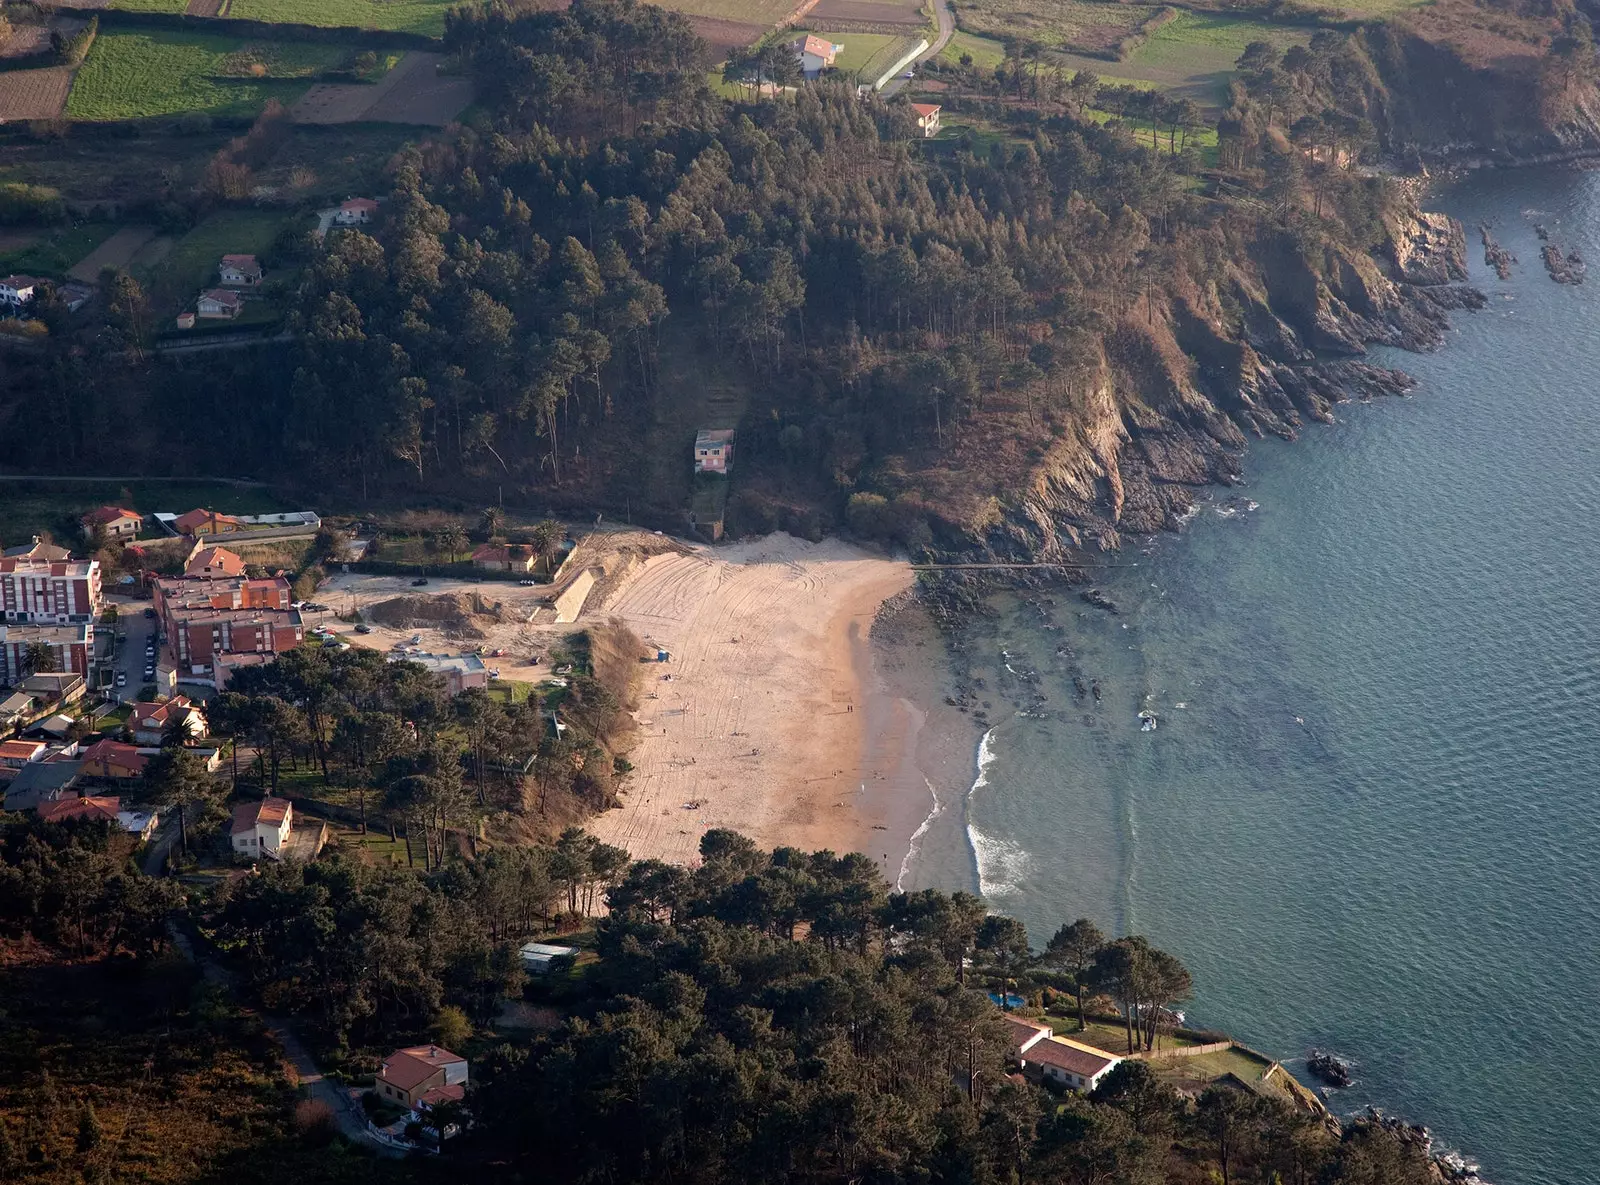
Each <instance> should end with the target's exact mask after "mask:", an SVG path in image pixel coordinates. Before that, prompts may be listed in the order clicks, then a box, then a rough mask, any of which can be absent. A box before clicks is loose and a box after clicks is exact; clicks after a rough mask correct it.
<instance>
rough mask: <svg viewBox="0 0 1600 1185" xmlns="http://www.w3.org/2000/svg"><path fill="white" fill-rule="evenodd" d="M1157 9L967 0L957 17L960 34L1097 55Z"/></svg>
mask: <svg viewBox="0 0 1600 1185" xmlns="http://www.w3.org/2000/svg"><path fill="white" fill-rule="evenodd" d="M1159 11H1160V9H1159V7H1158V6H1156V5H1149V4H1108V3H1097V2H1095V0H971V3H967V4H963V5H962V6H961V16H960V19H961V28H962V29H963V30H965V31H967V32H969V33H976V34H978V35H980V36H987V37H990V38H993V39H994V40H996V41H1003V40H1009V39H1015V40H1018V41H1023V40H1032V41H1037V42H1039V43H1040V44H1041V45H1046V46H1053V47H1055V48H1058V49H1073V50H1078V51H1081V52H1088V53H1103V52H1107V51H1109V50H1110V49H1111V48H1112V47H1113V46H1115V45H1116V43H1117V42H1118V41H1119V40H1120V39H1121V38H1123V37H1125V36H1127V35H1128V34H1129V33H1131V32H1133V31H1134V30H1135V29H1136V28H1138V27H1139V25H1140V24H1142V23H1143V22H1144V21H1146V20H1148V19H1149V18H1150V17H1152V16H1154V15H1155V14H1156V13H1157V12H1159Z"/></svg>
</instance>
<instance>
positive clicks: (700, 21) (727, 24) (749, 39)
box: [689, 16, 772, 53]
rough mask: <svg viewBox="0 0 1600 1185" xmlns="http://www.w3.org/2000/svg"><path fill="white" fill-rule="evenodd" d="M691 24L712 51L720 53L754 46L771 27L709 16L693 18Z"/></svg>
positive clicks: (690, 20) (690, 19)
mask: <svg viewBox="0 0 1600 1185" xmlns="http://www.w3.org/2000/svg"><path fill="white" fill-rule="evenodd" d="M689 23H690V24H691V25H693V26H694V31H695V32H696V33H698V34H699V35H700V36H701V37H702V38H703V39H704V40H705V42H706V44H707V45H709V46H711V48H712V49H714V50H716V51H717V52H718V53H727V52H728V51H729V50H735V49H743V48H744V47H745V46H747V45H754V44H755V43H756V42H757V41H760V40H761V39H762V38H763V37H765V36H766V35H767V34H768V33H770V32H772V26H771V25H752V24H751V23H750V22H749V21H721V20H716V19H715V18H713V17H708V16H691V17H690V18H689Z"/></svg>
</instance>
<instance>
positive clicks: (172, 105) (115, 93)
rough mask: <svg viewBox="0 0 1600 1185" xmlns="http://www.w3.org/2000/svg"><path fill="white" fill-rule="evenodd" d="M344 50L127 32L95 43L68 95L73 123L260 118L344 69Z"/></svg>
mask: <svg viewBox="0 0 1600 1185" xmlns="http://www.w3.org/2000/svg"><path fill="white" fill-rule="evenodd" d="M349 52H350V51H349V50H348V49H347V48H345V47H342V46H334V45H314V44H308V43H305V42H273V41H266V42H246V41H242V40H238V39H235V38H230V37H217V36H209V35H204V34H193V33H179V32H172V33H168V32H155V31H150V32H146V31H137V32H135V31H131V30H129V31H124V30H115V31H109V32H105V33H101V34H100V36H99V37H97V38H95V43H94V47H93V48H92V49H90V51H89V56H88V58H87V59H86V60H85V61H84V63H83V68H82V69H81V70H79V71H78V77H77V80H76V81H75V82H74V83H73V85H72V93H71V94H70V95H68V96H67V114H68V115H69V116H71V117H72V118H74V119H100V120H113V119H146V118H151V117H155V116H163V115H177V114H180V113H183V112H189V111H204V112H209V113H210V114H213V115H253V114H255V113H256V112H258V111H260V110H261V108H262V107H263V106H264V105H265V104H266V102H267V100H268V99H277V100H278V101H279V102H280V103H283V104H284V105H285V106H288V105H289V104H290V103H293V102H294V101H295V100H296V99H298V98H299V97H300V96H301V95H302V94H304V93H305V91H306V89H307V87H309V86H310V85H311V83H310V80H311V78H312V77H313V76H315V75H317V74H320V73H322V72H323V71H326V70H332V69H336V68H338V67H339V66H340V65H342V64H343V63H344V61H345V59H346V58H347V57H348V55H349Z"/></svg>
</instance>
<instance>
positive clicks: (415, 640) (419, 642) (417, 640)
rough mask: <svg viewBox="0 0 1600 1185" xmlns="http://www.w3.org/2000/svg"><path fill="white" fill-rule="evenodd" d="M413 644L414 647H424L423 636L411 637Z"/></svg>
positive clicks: (415, 635) (414, 635)
mask: <svg viewBox="0 0 1600 1185" xmlns="http://www.w3.org/2000/svg"><path fill="white" fill-rule="evenodd" d="M411 644H412V645H413V646H421V645H422V635H421V634H412V635H411Z"/></svg>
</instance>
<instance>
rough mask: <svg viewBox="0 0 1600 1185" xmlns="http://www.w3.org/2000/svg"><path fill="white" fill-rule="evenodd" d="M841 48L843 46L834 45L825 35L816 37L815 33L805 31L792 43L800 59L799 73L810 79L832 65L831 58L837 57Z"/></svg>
mask: <svg viewBox="0 0 1600 1185" xmlns="http://www.w3.org/2000/svg"><path fill="white" fill-rule="evenodd" d="M843 49H844V46H842V45H835V44H834V43H833V42H831V41H829V40H828V39H827V38H826V37H818V36H817V35H816V34H815V33H807V34H806V35H805V36H804V37H802V38H800V39H799V40H798V41H796V42H795V43H794V52H795V54H796V56H797V57H799V59H800V73H802V74H804V75H805V76H806V77H807V78H810V79H814V78H816V77H817V76H818V75H819V74H821V73H822V72H823V71H824V70H826V69H827V68H828V67H830V66H832V65H833V59H834V58H836V57H838V56H839V53H840V52H841V51H842V50H843Z"/></svg>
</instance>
